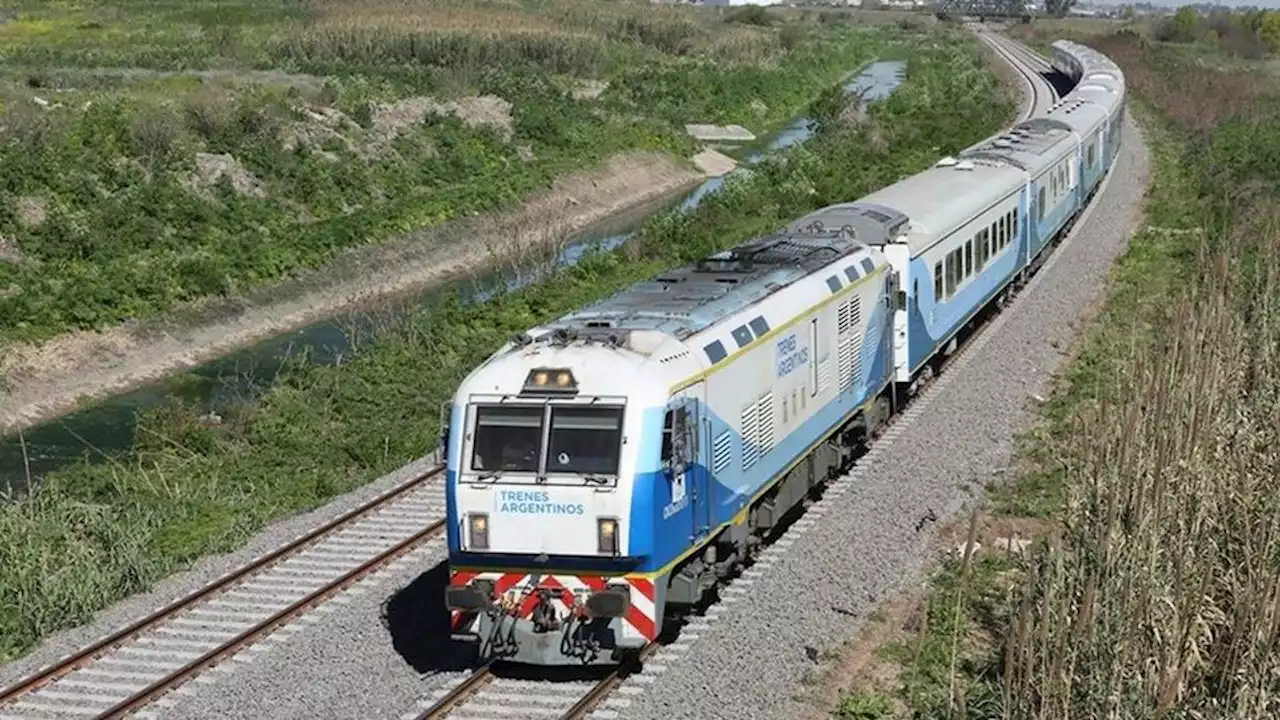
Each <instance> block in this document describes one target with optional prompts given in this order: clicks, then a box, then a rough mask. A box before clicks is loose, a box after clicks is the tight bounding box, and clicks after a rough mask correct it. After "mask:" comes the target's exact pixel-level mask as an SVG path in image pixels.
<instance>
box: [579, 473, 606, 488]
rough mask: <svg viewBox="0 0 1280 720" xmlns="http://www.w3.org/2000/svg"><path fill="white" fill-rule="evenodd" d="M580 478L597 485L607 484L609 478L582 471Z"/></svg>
mask: <svg viewBox="0 0 1280 720" xmlns="http://www.w3.org/2000/svg"><path fill="white" fill-rule="evenodd" d="M582 479H583V480H586V481H587V482H589V483H595V484H597V485H608V484H609V480H610V479H611V478H607V477H601V476H599V475H593V474H592V473H583V475H582Z"/></svg>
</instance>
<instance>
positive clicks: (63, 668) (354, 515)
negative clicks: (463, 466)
mask: <svg viewBox="0 0 1280 720" xmlns="http://www.w3.org/2000/svg"><path fill="white" fill-rule="evenodd" d="M443 469H444V468H443V466H442V465H437V466H434V467H432V468H430V469H428V470H426V471H425V472H423V473H422V474H421V475H419V476H417V477H416V478H414V479H412V480H410V481H408V482H405V483H402V484H400V485H398V486H397V487H395V488H393V489H391V490H389V491H387V492H385V493H383V494H382V495H379V496H378V497H376V498H374V499H372V500H370V501H368V502H366V503H364V504H362V505H360V506H359V507H356V508H354V509H352V510H350V511H348V512H346V513H343V514H342V515H339V516H338V517H336V518H334V519H333V520H330V521H328V522H326V523H324V524H323V525H321V526H320V527H318V528H316V529H314V530H312V531H311V532H308V533H307V534H305V535H303V536H302V537H299V538H297V539H295V540H292V541H290V542H289V543H287V544H285V545H283V546H281V547H279V548H276V549H275V550H273V551H271V552H270V553H268V554H266V555H264V556H262V557H260V558H258V559H256V560H254V561H253V562H251V563H249V564H247V565H244V566H242V567H240V568H237V569H236V570H233V571H231V572H230V573H227V574H226V575H223V576H222V577H220V578H218V579H216V580H214V581H213V582H211V583H209V584H207V585H205V586H203V587H201V588H200V589H199V590H196V591H195V592H193V593H191V594H189V595H187V596H185V597H183V598H181V599H179V600H177V601H176V602H173V603H170V604H168V605H166V606H164V607H162V608H160V609H159V610H156V611H154V612H152V613H150V614H148V615H146V616H145V617H143V618H142V619H140V620H138V621H136V622H133V623H131V624H129V625H127V626H126V627H124V628H122V629H120V630H118V631H116V632H114V633H111V634H110V635H108V636H106V637H104V638H102V639H101V640H98V641H96V642H94V643H92V644H91V645H88V646H86V647H84V648H82V649H80V650H78V651H76V652H75V653H73V654H72V655H70V656H68V657H66V658H63V659H62V660H60V661H58V662H57V663H54V664H53V665H50V666H48V667H45V668H44V669H42V670H39V671H37V672H35V673H33V674H32V675H30V676H28V677H26V678H24V679H23V680H20V681H19V682H18V683H16V684H14V685H12V686H10V687H8V688H6V689H5V690H4V691H2V692H0V708H3V707H4V706H6V705H9V704H10V703H12V702H15V701H17V700H18V699H20V698H21V697H23V696H25V695H27V694H28V693H31V692H32V691H34V690H37V689H39V688H41V687H43V686H45V685H47V684H49V683H51V682H54V681H56V680H57V679H59V678H61V677H63V676H65V675H67V674H69V673H71V672H73V671H75V670H77V669H79V668H81V667H84V666H85V665H88V664H89V663H91V662H93V661H94V660H95V659H96V658H98V657H99V656H101V655H102V654H104V652H106V651H108V650H111V649H114V648H115V647H117V646H119V645H121V644H122V643H124V642H126V641H128V640H131V639H133V638H136V637H138V636H139V635H141V634H143V633H144V632H146V631H147V630H149V629H151V628H153V627H156V626H158V625H160V624H161V623H163V622H164V621H165V620H168V619H169V618H171V617H173V616H174V615H177V614H178V613H181V612H182V611H184V610H187V609H190V608H192V607H194V606H196V605H198V604H200V603H202V602H204V601H206V600H209V599H211V598H212V597H214V596H216V595H218V594H220V593H222V592H223V591H225V590H228V589H230V588H231V587H233V586H235V585H236V584H237V583H240V582H241V581H243V580H245V579H247V578H249V577H250V576H253V575H256V574H257V573H259V572H261V571H262V570H264V569H266V568H268V567H269V566H271V565H274V564H276V563H277V562H279V561H280V560H282V559H285V558H288V557H290V556H292V555H295V554H297V553H298V552H299V551H301V550H303V549H304V548H306V547H307V546H309V545H311V544H312V543H314V542H315V541H316V540H319V539H321V538H323V537H324V536H326V535H330V534H333V533H334V532H335V531H337V530H339V529H341V528H343V527H345V526H346V525H348V524H350V523H351V522H352V521H354V520H356V519H359V518H360V517H363V516H364V515H367V514H369V513H370V512H373V511H374V510H377V509H379V508H381V507H383V506H385V505H386V504H387V503H389V502H391V501H393V500H395V499H396V498H399V497H401V496H402V495H404V494H406V493H408V492H409V491H411V490H413V489H415V488H418V487H420V486H421V485H422V484H424V483H426V482H427V481H428V480H430V479H432V478H433V477H435V476H437V475H439V474H440V472H441V471H442V470H443ZM443 526H444V520H443V519H442V520H440V521H439V522H437V523H435V524H433V525H432V526H429V527H428V528H427V529H426V530H424V531H422V532H420V533H417V534H415V535H413V536H411V537H410V538H408V539H407V540H405V541H402V542H401V543H397V545H395V546H393V547H392V548H391V549H390V550H388V551H386V552H384V553H383V555H386V554H387V553H392V552H394V551H397V550H401V549H403V547H404V546H405V545H406V544H408V543H410V542H421V541H422V540H423V539H424V538H423V535H424V534H425V533H429V534H431V535H435V534H438V533H439V532H440V530H441V529H442V528H443ZM383 555H380V556H379V558H381V557H383ZM382 562H383V563H384V564H385V562H387V560H385V559H384V560H382ZM362 569H365V570H366V572H365V573H364V574H367V569H366V568H357V569H356V571H353V573H354V572H358V571H360V570H362ZM351 574H352V573H348V575H346V576H344V577H342V578H339V579H338V580H337V581H336V582H337V583H342V582H344V581H346V580H347V579H348V577H349V576H350V575H351ZM362 576H363V575H362ZM347 584H350V582H348V583H347ZM331 588H332V586H330V587H329V588H322V591H323V590H326V589H331ZM312 595H319V592H317V593H313V594H312ZM312 602H314V598H312V597H311V596H308V597H307V598H304V599H303V601H299V602H298V603H295V604H294V605H293V606H291V607H290V608H286V612H282V613H281V615H284V614H293V613H296V611H297V609H298V607H300V606H301V605H302V604H310V603H312ZM274 620H276V618H275V617H273V618H272V619H271V620H269V621H268V622H273V621H274ZM274 624H278V623H273V626H274ZM238 639H239V638H236V639H233V640H232V641H231V642H233V643H234V642H236V640H238ZM242 644H243V643H242ZM212 654H214V653H210V655H212ZM219 657H221V654H219ZM202 659H203V658H202ZM202 659H201V660H202ZM196 662H200V660H197V661H196ZM193 664H194V663H193ZM186 670H187V669H186V668H184V669H183V670H182V671H179V674H185V673H186ZM144 692H145V691H144Z"/></svg>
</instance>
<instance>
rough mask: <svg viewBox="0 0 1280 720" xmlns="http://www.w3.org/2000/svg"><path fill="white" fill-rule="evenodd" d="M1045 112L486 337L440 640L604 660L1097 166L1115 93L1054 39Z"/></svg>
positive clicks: (995, 292) (1083, 52)
mask: <svg viewBox="0 0 1280 720" xmlns="http://www.w3.org/2000/svg"><path fill="white" fill-rule="evenodd" d="M1053 62H1054V67H1055V68H1056V69H1057V70H1058V71H1059V72H1061V73H1064V74H1066V75H1068V76H1069V77H1071V78H1072V79H1073V80H1075V81H1076V85H1075V88H1074V90H1073V91H1072V92H1071V93H1070V94H1068V95H1067V96H1066V97H1065V98H1063V99H1062V101H1061V102H1059V103H1057V104H1056V105H1055V106H1054V107H1053V108H1052V110H1051V111H1050V112H1049V113H1048V114H1046V115H1044V116H1041V117H1036V118H1033V119H1030V120H1027V121H1025V122H1022V123H1019V124H1017V125H1015V126H1014V127H1013V128H1011V129H1009V130H1008V131H1006V132H1004V133H1001V134H1000V135H998V136H996V137H992V138H988V139H987V140H984V141H982V142H980V143H978V144H976V145H974V146H972V147H970V148H968V149H966V150H964V151H963V152H961V153H959V154H958V155H957V156H956V157H954V158H944V159H943V160H941V161H939V162H938V163H937V164H936V165H935V166H934V167H932V168H930V169H928V170H925V171H924V172H922V173H920V174H918V175H915V176H912V177H909V178H906V179H904V180H902V181H900V182H897V183H895V184H893V185H890V186H888V187H886V188H883V189H881V190H879V191H877V192H875V193H872V194H871V195H869V196H867V197H864V198H862V199H860V200H858V201H856V202H852V203H843V204H838V205H833V206H830V207H826V208H823V209H821V210H818V211H816V212H814V213H811V214H810V215H807V216H805V217H803V218H800V219H799V220H797V221H795V222H793V223H791V224H790V225H789V226H787V227H785V228H783V229H781V230H780V231H778V232H776V233H774V234H771V235H769V236H766V237H761V238H756V239H754V240H752V241H749V242H747V243H744V244H741V245H738V246H737V247H734V248H732V249H731V250H727V251H725V252H722V253H718V254H715V255H712V256H710V257H707V258H705V259H703V260H701V261H699V262H697V263H695V264H692V265H689V266H686V267H682V268H679V269H676V270H673V271H670V272H667V273H664V274H662V275H660V276H658V277H656V278H653V279H652V280H649V281H646V282H643V283H640V284H638V285H635V286H633V287H631V288H629V289H627V290H625V291H623V292H621V293H619V294H617V295H615V296H613V297H610V298H608V299H605V300H603V301H601V302H598V303H595V304H593V305H590V306H587V307H584V308H582V309H580V310H578V311H576V312H573V313H571V314H569V315H566V316H564V317H562V318H559V319H558V320H556V321H554V322H551V323H548V324H546V325H544V326H540V327H536V328H533V329H531V330H529V331H527V332H525V333H522V334H520V335H518V336H517V337H515V338H512V340H511V341H510V342H508V343H507V344H506V345H504V346H503V347H502V348H501V349H500V350H498V351H497V352H496V353H495V354H494V355H493V356H491V357H490V358H489V359H488V360H486V361H485V362H484V363H483V364H482V365H481V366H480V367H478V368H476V369H475V370H474V371H473V372H472V373H471V374H470V375H469V376H468V377H467V378H466V379H465V380H464V381H463V382H462V384H461V386H460V387H459V388H458V391H457V393H456V395H455V396H454V399H453V401H452V403H451V407H450V411H449V418H448V423H447V431H446V437H445V446H444V448H443V449H444V454H445V457H446V461H447V468H448V471H447V485H446V487H447V503H448V520H447V522H448V542H449V563H450V571H451V580H450V586H449V587H448V589H447V590H446V602H447V605H448V607H449V609H450V610H451V611H452V615H453V623H454V629H455V633H456V636H457V637H460V638H467V639H471V640H474V641H476V642H477V643H478V647H479V652H480V654H481V655H482V656H483V657H484V658H486V659H504V660H510V661H515V662H523V663H532V664H539V665H565V664H610V663H617V662H619V661H621V660H622V659H623V658H624V657H625V656H626V655H627V654H628V653H629V652H630V651H635V650H639V649H640V648H642V647H644V646H645V645H646V644H647V643H649V642H651V641H653V640H655V639H656V638H657V637H658V634H659V633H660V632H661V630H662V625H663V621H664V618H665V617H667V616H670V615H672V614H673V613H676V612H678V611H679V610H680V609H681V608H687V607H688V606H690V605H692V604H694V603H696V602H698V601H699V600H700V599H701V598H702V597H703V595H704V593H705V592H706V591H707V590H708V589H710V588H711V587H713V586H714V585H715V584H717V583H718V582H719V581H720V580H722V579H723V578H724V577H726V576H727V575H729V574H731V573H732V572H734V571H735V570H736V569H738V568H739V567H741V566H742V564H743V563H744V562H745V561H747V560H748V559H749V558H750V557H751V556H752V554H753V553H754V552H755V551H756V549H757V548H758V547H759V546H760V544H761V543H762V542H763V540H764V539H765V538H766V537H767V536H768V534H769V533H770V531H771V530H773V529H775V528H777V527H778V524H779V522H780V521H781V519H782V518H783V516H784V515H785V514H786V513H787V512H789V511H790V510H791V509H793V508H795V507H797V506H798V505H799V504H800V502H801V501H802V500H803V499H804V497H805V496H807V495H808V494H809V493H810V492H811V491H812V490H813V489H814V488H815V487H816V486H818V485H821V484H823V483H825V482H826V481H827V480H828V479H830V478H833V477H836V476H838V475H839V474H841V473H842V472H844V471H845V470H847V469H848V467H849V465H850V463H851V461H852V459H853V457H854V456H855V454H856V453H857V452H858V451H860V450H861V449H862V448H863V447H864V446H865V445H866V443H868V442H869V441H870V440H871V439H872V438H874V437H875V435H876V434H877V432H878V430H879V429H880V428H882V427H883V426H884V424H885V422H886V421H887V420H888V419H889V417H890V416H891V414H892V413H893V412H895V411H897V409H898V408H899V406H900V404H901V402H902V401H903V400H904V399H906V398H908V397H909V396H910V395H911V394H913V393H914V392H916V391H917V390H918V389H919V387H920V386H921V384H922V383H923V382H926V381H927V380H928V379H929V378H930V377H932V375H933V373H934V372H935V370H936V368H937V366H938V360H939V359H940V358H942V357H945V356H946V355H947V354H949V353H951V352H952V351H954V349H955V347H956V343H957V337H958V335H959V334H960V333H961V332H962V331H963V330H964V329H965V328H966V327H967V326H971V325H972V324H973V323H974V322H975V320H976V319H977V318H978V317H979V316H980V313H982V311H983V310H985V309H987V308H990V307H996V306H999V305H1001V304H1002V303H1003V302H1004V300H1006V299H1007V298H1008V296H1009V294H1010V293H1011V292H1012V291H1014V290H1016V289H1017V288H1018V287H1019V286H1020V285H1021V284H1022V283H1023V282H1025V280H1026V279H1027V277H1028V276H1029V274H1030V273H1032V272H1034V271H1035V270H1036V269H1037V268H1038V267H1039V265H1040V263H1041V262H1042V261H1043V258H1044V256H1045V254H1046V248H1048V247H1049V246H1050V245H1051V244H1052V243H1053V242H1054V241H1055V239H1056V238H1057V237H1059V236H1060V235H1061V234H1062V231H1063V229H1064V228H1065V227H1066V226H1067V225H1068V224H1069V221H1070V220H1071V218H1072V217H1074V216H1075V215H1076V214H1077V213H1078V212H1079V211H1080V209H1081V208H1082V207H1083V205H1084V204H1085V203H1086V202H1087V200H1088V198H1089V196H1090V195H1091V194H1092V193H1093V192H1094V191H1096V189H1097V187H1098V185H1099V183H1100V182H1101V180H1102V178H1103V177H1104V176H1105V175H1106V173H1107V171H1108V170H1109V169H1110V167H1111V165H1112V164H1113V163H1114V162H1115V158H1116V154H1117V152H1118V150H1119V146H1120V142H1121V140H1122V137H1121V130H1120V128H1121V123H1122V122H1123V117H1124V99H1125V87H1124V78H1123V76H1122V75H1121V73H1120V71H1119V69H1118V68H1117V67H1116V66H1115V65H1114V64H1113V63H1111V62H1110V61H1109V60H1108V59H1107V58H1105V57H1104V56H1102V55H1100V54H1098V53H1096V52H1094V51H1092V50H1090V49H1088V48H1086V47H1084V46H1081V45H1077V44H1074V43H1068V42H1058V43H1055V45H1054V61H1053Z"/></svg>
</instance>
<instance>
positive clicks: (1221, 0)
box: [1089, 0, 1280, 10]
mask: <svg viewBox="0 0 1280 720" xmlns="http://www.w3.org/2000/svg"><path fill="white" fill-rule="evenodd" d="M1135 1H1136V0H1089V4H1090V5H1129V4H1131V3H1132V2H1135ZM1144 1H1145V2H1147V3H1149V4H1151V5H1161V6H1164V7H1171V8H1176V7H1182V6H1183V5H1195V4H1199V2H1208V0H1144ZM1212 4H1214V5H1222V6H1223V7H1260V8H1266V9H1269V10H1280V0H1217V2H1214V3H1212Z"/></svg>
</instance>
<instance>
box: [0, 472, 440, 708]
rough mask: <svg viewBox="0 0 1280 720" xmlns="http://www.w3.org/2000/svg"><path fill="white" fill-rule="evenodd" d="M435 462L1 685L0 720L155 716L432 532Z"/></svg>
mask: <svg viewBox="0 0 1280 720" xmlns="http://www.w3.org/2000/svg"><path fill="white" fill-rule="evenodd" d="M442 470H443V468H442V467H440V466H436V467H432V468H430V469H428V470H426V471H425V472H423V473H422V474H421V475H418V476H417V477H415V478H414V479H412V480H410V481H408V482H406V483H403V484H401V485H399V486H398V487H396V488H395V489H393V490H391V491H389V492H387V493H385V494H383V495H381V496H379V497H377V498H375V499H373V500H371V501H369V502H367V503H365V504H364V505H361V506H360V507H358V508H356V509H354V510H352V511H350V512H348V513H345V514H343V515H341V516H339V517H337V518H335V519H333V520H331V521H329V522H326V523H325V524H324V525H322V526H321V527H319V528H317V529H315V530H313V531H311V532H309V533H307V534H305V535H303V536H301V537H299V538H297V539H296V540H294V541H292V542H290V543H289V544H288V545H286V546H284V547H281V548H279V549H277V550H275V551H273V552H271V553H269V554H267V555H264V556H263V557H260V558H258V559H257V560H255V561H254V562H252V563H250V564H249V565H246V566H244V567H242V568H239V569H237V570H235V571H233V572H232V573H230V574H228V575H225V576H223V577H221V578H219V579H218V580H216V581H214V582H213V583H211V584H209V585H207V586H205V587H203V588H201V589H200V590H198V591H196V592H195V593H192V594H191V595H188V596H186V597H184V598H182V599H180V600H178V601H176V602H174V603H172V604H170V605H168V606H166V607H164V608H161V609H160V610H158V611H156V612H154V613H152V614H150V615H148V616H147V617H145V618H142V619H141V620H139V621H137V622H135V623H133V624H131V625H129V626H127V627H125V628H123V629H121V630H119V631H117V632H114V633H112V634H110V635H108V636H106V637H104V638H102V639H101V640H98V641H97V642H95V643H93V644H92V645H90V646H89V647H86V648H84V649H82V650H79V651H77V652H75V653H73V654H71V655H69V656H67V657H65V658H63V659H62V660H61V661H59V662H58V663H56V664H54V665H52V666H50V667H48V668H45V669H44V670H41V671H40V672H38V673H36V674H35V675H32V676H31V677H29V678H27V679H25V680H23V681H21V682H19V683H18V684H17V685H14V686H13V687H10V688H7V689H5V690H4V691H3V692H0V720H18V719H20V718H21V719H24V720H28V719H34V718H40V719H42V720H44V719H48V718H88V717H96V718H116V717H123V716H125V715H128V714H134V713H137V714H138V715H139V716H140V717H146V716H148V715H151V714H154V712H153V709H151V708H148V706H149V705H152V704H153V703H155V702H156V701H157V700H160V699H161V697H162V696H163V695H165V694H167V693H169V692H171V691H173V690H174V689H176V688H178V687H179V686H181V685H182V684H184V683H186V682H187V681H189V680H191V679H193V678H195V677H196V676H197V675H199V674H200V673H202V672H204V671H206V670H208V669H210V668H211V667H213V666H214V665H217V664H218V663H220V662H222V661H224V660H227V659H228V658H230V657H232V656H233V655H235V654H236V653H238V652H240V651H242V650H244V649H245V648H247V647H249V646H251V645H253V644H254V643H256V642H259V641H261V640H262V639H264V638H265V637H266V636H268V635H269V634H271V633H273V632H275V631H276V630H278V629H280V628H281V627H283V626H285V625H286V624H288V623H289V622H291V621H293V620H295V619H296V618H298V617H299V616H301V615H303V614H305V613H306V612H307V611H309V610H311V609H313V608H315V607H317V606H318V605H320V604H322V603H324V602H325V601H327V600H331V599H333V598H335V597H336V596H337V595H339V594H340V593H342V592H343V591H345V590H347V589H349V588H351V586H353V585H355V584H356V583H358V582H359V581H360V580H362V579H363V578H365V577H367V576H368V575H370V574H372V573H374V572H377V571H378V570H380V569H382V568H384V567H386V566H387V565H389V564H391V563H392V562H393V561H395V560H396V559H398V558H400V557H403V556H405V555H407V554H408V553H411V552H413V551H414V550H416V549H418V548H421V547H423V546H424V545H426V544H428V543H430V542H431V541H433V540H435V539H437V538H441V537H442V536H443V532H444V517H445V501H444V483H443V480H442V478H443V476H442ZM139 711H141V712H139Z"/></svg>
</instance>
